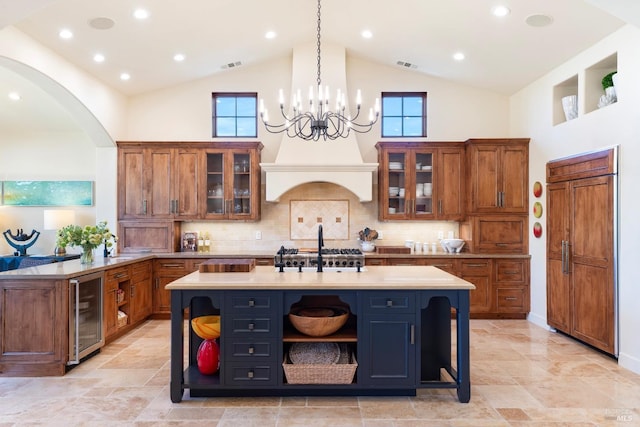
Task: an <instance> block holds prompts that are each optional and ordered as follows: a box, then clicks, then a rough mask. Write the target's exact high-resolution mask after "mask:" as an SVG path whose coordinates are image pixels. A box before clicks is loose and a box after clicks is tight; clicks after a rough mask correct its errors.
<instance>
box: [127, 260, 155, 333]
mask: <svg viewBox="0 0 640 427" xmlns="http://www.w3.org/2000/svg"><path fill="white" fill-rule="evenodd" d="M152 267H153V263H152V261H142V262H139V263H136V264H133V265H132V266H131V287H130V289H129V299H130V301H131V303H130V304H131V310H130V311H131V314H130V316H131V323H132V324H135V323H138V322H140V321H142V320H144V319H146V318H147V317H149V316H150V315H151V313H152V312H153V289H152V281H151V279H152V272H151V270H152Z"/></svg>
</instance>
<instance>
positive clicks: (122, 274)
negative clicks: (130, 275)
mask: <svg viewBox="0 0 640 427" xmlns="http://www.w3.org/2000/svg"><path fill="white" fill-rule="evenodd" d="M123 277H127V273H118V274H114V275H113V278H114V279H121V278H123Z"/></svg>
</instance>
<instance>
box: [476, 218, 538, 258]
mask: <svg viewBox="0 0 640 427" xmlns="http://www.w3.org/2000/svg"><path fill="white" fill-rule="evenodd" d="M470 220H471V224H472V232H471V233H472V239H473V250H474V252H476V253H483V254H486V253H493V254H496V253H498V254H514V253H517V254H525V253H527V248H528V247H529V234H528V232H527V224H528V217H527V216H526V215H483V216H473V217H471V218H470Z"/></svg>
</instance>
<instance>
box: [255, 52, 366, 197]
mask: <svg viewBox="0 0 640 427" xmlns="http://www.w3.org/2000/svg"><path fill="white" fill-rule="evenodd" d="M316 54H317V52H316V45H315V44H309V45H305V46H300V47H297V48H295V49H294V50H293V73H292V78H291V90H290V91H289V93H288V94H286V95H285V96H289V97H290V96H291V94H292V93H294V92H295V91H297V90H298V89H300V90H302V93H304V94H306V93H307V92H308V90H309V87H310V86H313V87H314V89H315V88H316V86H317V82H316V76H317V58H316ZM321 72H322V86H323V87H324V86H325V85H327V86H329V91H330V92H331V94H330V96H332V97H335V93H336V90H337V89H340V90H342V91H343V92H345V91H346V92H347V93H350V92H348V91H347V76H346V55H345V49H344V47H339V46H335V45H331V44H325V43H324V42H323V44H322V70H321ZM285 93H286V90H285ZM350 101H353V100H350ZM347 102H349V100H347ZM348 108H349V106H347V109H348ZM365 109H366V112H367V113H366V114H364V113H365ZM269 110H270V115H271V117H273V118H276V117H279V116H280V114H279V112H278V111H274V108H273V107H271V108H269ZM368 111H369V108H368V107H366V106H363V114H364V115H365V117H367V115H368ZM275 120H277V119H275ZM274 123H275V122H274ZM260 166H261V168H262V170H263V171H264V172H265V177H266V182H265V186H266V200H267V201H270V202H273V201H277V200H278V199H279V198H280V196H282V194H284V193H286V192H287V191H289V190H291V189H292V188H294V187H297V186H298V185H301V184H307V183H312V182H331V183H334V184H337V185H340V186H342V187H345V188H346V189H348V190H350V191H351V192H352V193H354V194H355V195H356V196H358V198H359V199H360V201H362V202H370V201H371V200H372V199H373V172H375V171H376V170H377V168H378V163H364V162H363V160H362V155H361V153H360V148H359V147H358V141H357V139H356V133H355V132H352V133H351V134H350V135H349V137H348V138H340V139H336V140H334V141H329V140H327V141H324V140H322V139H321V140H320V141H304V140H302V139H300V138H289V137H288V136H286V135H284V134H283V137H282V142H281V143H280V149H279V150H278V154H277V156H276V160H275V163H261V164H260Z"/></svg>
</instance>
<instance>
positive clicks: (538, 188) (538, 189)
mask: <svg viewBox="0 0 640 427" xmlns="http://www.w3.org/2000/svg"><path fill="white" fill-rule="evenodd" d="M533 195H534V196H536V197H540V196H542V183H541V182H540V181H536V182H534V183H533Z"/></svg>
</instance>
